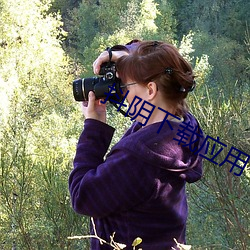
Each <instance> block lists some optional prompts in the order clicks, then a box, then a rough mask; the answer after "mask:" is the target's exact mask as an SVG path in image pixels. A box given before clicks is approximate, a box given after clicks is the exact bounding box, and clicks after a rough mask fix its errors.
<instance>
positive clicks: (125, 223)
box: [69, 113, 204, 250]
mask: <svg viewBox="0 0 250 250" xmlns="http://www.w3.org/2000/svg"><path fill="white" fill-rule="evenodd" d="M184 121H185V122H190V124H191V125H193V126H194V127H195V126H196V125H197V124H198V123H197V121H196V119H195V118H194V117H193V116H192V115H191V114H190V113H188V114H187V115H186V116H185V117H184ZM170 123H171V125H172V127H173V129H174V130H171V129H169V126H168V125H167V123H165V125H164V126H163V128H162V129H161V132H160V133H159V134H157V130H158V128H159V126H160V124H161V123H160V122H159V123H154V124H151V125H148V126H146V127H144V128H141V126H140V124H139V123H138V122H134V123H133V125H132V126H131V127H130V129H129V130H128V131H127V132H126V133H125V135H124V136H123V137H122V139H121V140H120V141H119V142H118V143H117V144H116V145H115V146H114V147H113V148H112V149H111V151H110V153H109V154H108V155H107V157H106V159H104V156H105V154H106V152H107V150H108V147H109V145H110V142H111V139H112V136H113V133H114V129H113V128H112V127H110V126H109V125H107V124H105V123H102V122H100V121H97V120H93V119H86V120H85V124H84V130H83V132H82V134H81V136H80V138H79V142H78V145H77V151H76V156H75V159H74V169H73V171H72V172H71V174H70V177H69V190H70V195H71V200H72V205H73V208H74V210H75V211H76V212H77V213H79V214H84V215H88V216H91V217H93V218H94V222H95V226H96V231H97V235H98V236H99V237H101V238H102V239H104V240H106V241H108V242H110V236H111V235H113V233H114V232H115V237H114V240H115V241H116V242H118V243H123V244H125V245H127V248H126V249H132V247H131V244H132V242H133V240H134V239H135V238H136V237H141V238H142V240H143V241H142V243H141V244H140V247H141V248H142V249H143V250H167V249H171V247H176V244H175V242H174V238H175V239H176V240H177V241H178V242H179V243H185V230H186V220H187V214H188V208H187V200H186V194H185V183H186V181H187V182H195V181H197V180H199V179H200V178H201V176H202V158H201V157H200V156H198V155H197V154H196V155H195V154H194V153H192V152H191V151H190V150H189V147H183V146H180V145H178V141H175V140H173V138H174V137H175V138H177V136H176V134H177V130H178V126H179V125H180V123H178V122H173V121H170ZM193 139H194V138H193ZM193 139H192V140H193ZM203 140H204V137H203V138H201V139H198V140H197V141H196V143H195V144H196V145H194V146H200V145H201V144H202V142H203ZM91 233H92V234H93V230H92V232H91ZM91 249H93V250H99V249H102V250H104V249H107V250H108V249H110V250H111V249H112V248H111V247H110V246H107V245H100V244H99V241H98V240H96V239H92V240H91Z"/></svg>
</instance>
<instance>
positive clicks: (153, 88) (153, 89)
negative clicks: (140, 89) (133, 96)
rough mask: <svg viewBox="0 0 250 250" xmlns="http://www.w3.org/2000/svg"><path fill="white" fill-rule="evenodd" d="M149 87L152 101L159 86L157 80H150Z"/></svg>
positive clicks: (149, 95)
mask: <svg viewBox="0 0 250 250" xmlns="http://www.w3.org/2000/svg"><path fill="white" fill-rule="evenodd" d="M147 88H148V101H152V100H153V99H154V98H155V96H156V94H157V91H158V86H157V84H156V83H155V82H149V83H148V84H147Z"/></svg>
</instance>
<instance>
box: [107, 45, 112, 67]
mask: <svg viewBox="0 0 250 250" xmlns="http://www.w3.org/2000/svg"><path fill="white" fill-rule="evenodd" d="M106 50H107V51H108V53H109V62H108V63H109V64H110V63H111V59H112V49H111V48H110V47H107V49H106Z"/></svg>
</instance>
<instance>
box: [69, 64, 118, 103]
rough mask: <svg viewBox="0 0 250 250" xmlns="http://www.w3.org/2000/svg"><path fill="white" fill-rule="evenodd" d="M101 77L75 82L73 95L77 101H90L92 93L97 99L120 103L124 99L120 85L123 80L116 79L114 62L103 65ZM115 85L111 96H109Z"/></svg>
mask: <svg viewBox="0 0 250 250" xmlns="http://www.w3.org/2000/svg"><path fill="white" fill-rule="evenodd" d="M99 76H100V77H90V78H83V79H77V80H74V81H73V95H74V98H75V100H76V101H78V102H82V101H88V94H89V92H90V91H93V92H94V93H95V96H96V99H106V98H107V96H109V97H108V100H109V99H112V100H116V101H119V100H120V99H122V95H121V91H120V84H121V80H120V79H119V78H118V77H116V67H115V63H114V62H107V63H103V64H102V65H101V68H100V72H99ZM113 84H115V88H114V89H112V92H111V94H108V93H109V92H110V90H111V87H112V86H113ZM107 94H108V95H107Z"/></svg>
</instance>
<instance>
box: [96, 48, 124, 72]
mask: <svg viewBox="0 0 250 250" xmlns="http://www.w3.org/2000/svg"><path fill="white" fill-rule="evenodd" d="M127 55H128V52H127V51H124V50H119V51H112V57H111V61H112V62H116V61H117V60H118V59H119V58H120V57H122V56H127ZM108 61H109V53H108V51H103V52H102V53H101V54H100V55H99V56H98V57H97V58H96V60H95V61H94V63H93V71H94V74H96V75H98V74H99V71H100V67H101V65H102V64H103V63H104V62H108Z"/></svg>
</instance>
